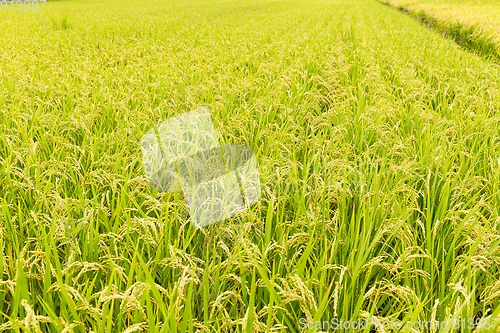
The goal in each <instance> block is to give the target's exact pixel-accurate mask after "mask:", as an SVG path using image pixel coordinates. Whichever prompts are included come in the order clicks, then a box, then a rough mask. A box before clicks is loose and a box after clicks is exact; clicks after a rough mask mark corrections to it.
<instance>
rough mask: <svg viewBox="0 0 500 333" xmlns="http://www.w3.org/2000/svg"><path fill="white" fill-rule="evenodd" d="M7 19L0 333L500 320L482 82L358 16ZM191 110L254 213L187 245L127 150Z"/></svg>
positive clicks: (495, 129) (490, 109)
mask: <svg viewBox="0 0 500 333" xmlns="http://www.w3.org/2000/svg"><path fill="white" fill-rule="evenodd" d="M495 8H496V7H495ZM0 15H1V16H0V30H1V31H2V34H1V35H0V194H1V198H0V311H1V314H0V329H1V330H6V331H26V332H61V331H64V332H89V331H93V332H134V331H141V330H143V331H148V332H156V331H159V332H176V331H178V332H300V331H302V330H301V328H300V325H299V320H300V319H301V318H306V319H307V320H308V321H316V320H331V319H332V318H339V319H340V318H342V319H344V320H356V319H360V318H367V317H375V318H378V319H379V320H383V319H393V320H401V321H405V320H412V321H417V320H435V319H439V320H441V321H442V320H446V319H449V320H451V319H453V318H455V319H456V318H465V319H466V320H468V319H469V318H470V319H473V320H479V319H481V318H483V319H486V318H492V317H495V316H496V317H500V313H499V311H500V310H498V309H499V304H500V299H499V297H500V282H499V281H500V270H499V263H500V250H499V248H498V244H499V243H500V216H499V213H500V192H499V191H500V145H499V143H500V136H499V133H500V113H499V111H500V95H499V93H500V92H499V88H500V87H499V84H500V72H499V66H498V63H496V62H494V61H490V60H488V59H485V58H484V57H482V56H478V55H476V54H474V53H471V52H468V51H467V50H464V49H463V48H461V47H460V46H459V45H457V44H456V43H454V42H453V41H451V40H449V39H446V38H443V37H442V36H440V35H439V34H438V33H436V32H435V31H432V30H429V29H427V28H426V27H424V26H422V25H421V24H419V23H418V22H416V21H415V20H414V19H412V18H410V17H408V16H407V15H404V14H402V13H400V12H398V11H395V10H392V9H391V8H390V7H388V6H385V5H383V4H381V3H380V2H377V1H373V0H312V1H308V2H302V1H296V0H253V1H238V0H227V1H205V0H200V1H177V0H173V1H156V0H146V1H141V2H138V1H131V0H90V1H83V0H80V1H77V0H75V1H50V2H47V3H46V5H45V7H44V10H43V11H38V12H1V13H0ZM200 106H207V107H208V108H209V109H210V110H211V111H212V117H213V120H214V123H215V127H216V129H217V131H218V135H219V139H220V142H224V143H229V144H245V145H248V146H251V147H252V148H253V150H254V151H255V153H256V155H257V158H258V159H259V165H260V174H261V183H262V189H263V194H262V197H261V200H260V203H259V204H257V205H255V206H253V207H252V208H251V209H250V210H249V211H248V212H247V213H244V214H241V215H239V216H237V217H235V218H233V219H230V220H227V221H224V222H221V223H217V224H214V225H211V226H209V227H207V228H202V229H196V230H195V229H193V227H192V225H191V223H190V219H189V214H188V212H187V209H186V207H185V204H184V200H183V198H182V196H181V194H180V193H157V192H155V191H153V190H151V189H150V188H149V187H148V185H147V179H146V176H145V174H144V170H143V167H142V156H141V150H140V140H141V137H142V136H143V134H144V133H145V132H146V131H147V130H149V129H150V128H151V127H153V126H154V125H155V124H157V123H159V122H161V121H163V120H165V119H167V118H168V117H171V116H173V115H177V114H180V113H183V112H186V111H190V110H193V109H196V108H198V107H200ZM451 327H452V326H451V325H450V326H449V329H448V330H443V332H445V331H449V332H451V331H452V328H451ZM416 331H419V330H416ZM420 331H422V332H423V331H425V330H420ZM471 331H472V329H469V328H465V329H464V330H463V331H462V332H471ZM366 332H369V329H367V330H366Z"/></svg>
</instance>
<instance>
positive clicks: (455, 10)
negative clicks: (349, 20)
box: [380, 0, 500, 60]
mask: <svg viewBox="0 0 500 333" xmlns="http://www.w3.org/2000/svg"><path fill="white" fill-rule="evenodd" d="M380 1H381V2H382V3H386V4H389V5H391V6H394V7H396V8H398V9H400V10H403V11H405V12H407V13H409V14H411V15H412V16H414V17H416V18H418V19H419V20H421V21H423V22H425V23H426V24H428V25H430V26H432V27H434V28H437V29H439V30H441V31H443V32H445V33H446V34H447V35H448V36H450V37H451V38H453V39H454V40H456V41H457V42H458V43H459V44H460V45H463V46H465V47H466V48H468V49H470V50H474V51H479V52H480V53H482V54H483V55H486V56H487V57H491V58H494V59H496V60H500V7H499V6H498V2H497V1H492V0H480V1H470V0H423V1H418V2H415V1H409V0H380Z"/></svg>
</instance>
